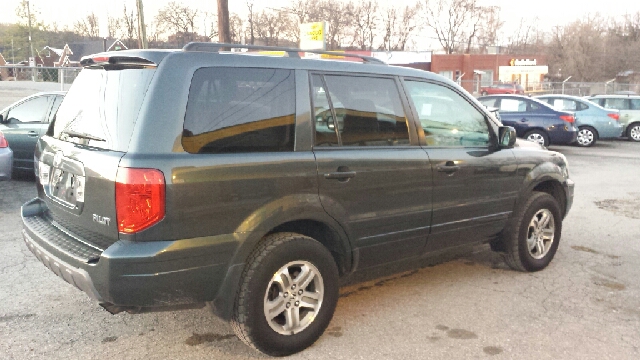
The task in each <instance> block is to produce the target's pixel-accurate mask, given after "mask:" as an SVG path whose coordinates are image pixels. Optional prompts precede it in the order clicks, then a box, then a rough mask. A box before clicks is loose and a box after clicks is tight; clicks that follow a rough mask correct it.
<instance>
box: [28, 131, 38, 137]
mask: <svg viewBox="0 0 640 360" xmlns="http://www.w3.org/2000/svg"><path fill="white" fill-rule="evenodd" d="M27 135H29V136H31V137H37V136H38V133H37V132H36V131H33V130H32V131H29V132H28V133H27Z"/></svg>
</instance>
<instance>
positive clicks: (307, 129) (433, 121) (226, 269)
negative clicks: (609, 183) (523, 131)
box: [22, 43, 574, 355]
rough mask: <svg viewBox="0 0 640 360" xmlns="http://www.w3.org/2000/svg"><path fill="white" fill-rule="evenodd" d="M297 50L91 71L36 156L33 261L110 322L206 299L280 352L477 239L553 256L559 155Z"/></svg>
mask: <svg viewBox="0 0 640 360" xmlns="http://www.w3.org/2000/svg"><path fill="white" fill-rule="evenodd" d="M222 47H224V48H227V47H231V48H233V47H240V48H242V47H244V48H251V49H260V50H269V51H284V52H285V53H286V54H287V55H288V56H286V57H274V56H265V55H258V54H256V53H231V52H224V51H222V52H221V51H220V50H221V49H222ZM300 51H301V50H296V49H281V48H270V47H252V46H244V45H227V44H223V45H220V44H213V43H191V44H188V45H187V46H185V48H184V49H183V50H182V51H171V50H161V51H146V50H127V51H119V52H113V53H103V54H98V55H95V56H92V57H87V58H84V59H83V60H82V64H83V66H84V67H85V69H84V70H82V72H81V73H80V75H79V76H78V78H77V79H76V80H75V81H74V84H73V86H72V87H71V89H70V90H69V93H68V94H67V96H66V98H65V101H64V102H63V104H62V105H61V107H60V109H59V111H58V114H57V118H56V121H55V124H54V126H52V127H51V128H50V129H49V130H48V132H47V134H46V135H45V136H43V137H42V138H41V139H40V140H39V142H38V145H37V148H36V158H37V167H36V169H37V179H38V180H37V185H36V186H37V190H38V197H37V198H35V199H33V200H31V201H29V202H27V203H26V204H25V205H24V206H23V207H22V219H23V223H24V227H23V236H24V240H25V242H26V244H27V246H28V248H29V249H30V250H31V251H32V252H33V253H34V254H35V256H36V257H37V258H38V259H40V261H42V262H43V263H44V265H46V266H47V267H49V268H50V269H52V270H53V271H54V272H55V273H56V274H59V275H60V276H61V277H63V278H64V279H65V280H66V281H68V282H70V283H72V284H74V285H75V286H76V287H78V288H79V289H81V290H82V291H84V292H85V293H87V294H88V295H89V296H90V297H91V298H92V299H94V300H95V301H97V302H98V303H100V305H101V306H103V307H104V308H105V309H107V310H108V311H110V312H112V313H118V312H121V311H129V312H133V313H135V312H143V311H148V310H162V309H175V308H179V307H193V306H203V305H204V304H205V303H210V304H211V305H212V309H213V311H214V313H215V314H217V315H218V316H220V317H221V318H223V319H227V320H230V321H231V325H232V327H233V329H234V331H235V333H236V334H237V335H238V337H239V338H240V339H241V340H242V341H244V342H245V343H246V344H248V345H250V346H251V347H253V348H255V349H257V350H260V351H262V352H264V353H267V354H270V355H287V354H291V353H294V352H297V351H301V350H303V349H305V348H307V347H308V346H310V345H311V344H313V342H315V341H316V340H317V339H318V337H319V336H320V335H321V334H322V333H323V332H324V330H325V329H326V327H327V325H328V324H329V322H330V320H331V318H332V316H333V313H334V310H335V306H336V303H337V300H338V279H339V277H342V276H349V275H350V274H352V273H355V272H368V271H371V269H372V268H374V267H376V266H379V265H382V264H387V263H391V262H394V261H400V260H406V259H411V258H416V257H420V256H429V255H434V256H435V255H437V254H441V253H442V252H443V251H445V250H448V249H452V248H456V247H460V246H462V245H469V244H474V243H490V244H491V247H492V249H494V250H496V251H499V252H502V253H504V256H505V260H506V262H507V264H508V265H509V266H511V267H512V268H513V269H516V270H520V271H538V270H542V269H544V268H545V267H546V266H547V265H548V264H549V263H550V262H551V260H552V259H553V257H554V255H555V252H556V250H557V248H558V244H559V241H560V237H561V232H562V221H563V219H564V217H565V215H566V214H567V212H568V211H569V209H570V208H571V204H572V201H573V187H574V186H573V181H572V180H571V179H570V178H569V171H568V169H567V163H566V159H565V157H564V156H563V155H561V154H559V153H556V152H552V151H547V150H545V149H543V148H542V147H540V146H539V145H537V144H534V143H530V142H526V141H522V142H516V138H515V130H514V129H513V128H511V127H508V126H502V124H499V123H498V122H497V121H495V120H494V118H493V117H492V116H491V115H490V114H489V113H488V111H487V110H486V109H485V107H484V106H482V105H481V104H480V103H479V102H478V101H476V100H475V99H474V98H473V97H472V96H471V95H469V94H468V93H467V92H466V91H464V90H463V89H462V88H461V87H459V86H458V85H457V84H455V83H453V82H451V81H450V80H447V79H445V78H443V77H441V76H438V75H435V74H432V73H428V72H423V71H420V70H414V69H408V68H399V67H392V66H386V65H384V64H381V63H379V62H378V61H377V60H375V59H372V58H368V57H361V56H355V57H356V58H359V59H360V60H362V61H363V63H356V62H344V61H325V60H312V59H301V58H299V52H300ZM333 55H335V54H333ZM461 189H463V190H461Z"/></svg>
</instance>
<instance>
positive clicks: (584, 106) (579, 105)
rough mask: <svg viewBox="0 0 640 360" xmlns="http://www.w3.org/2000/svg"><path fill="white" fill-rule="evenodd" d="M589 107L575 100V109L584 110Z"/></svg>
mask: <svg viewBox="0 0 640 360" xmlns="http://www.w3.org/2000/svg"><path fill="white" fill-rule="evenodd" d="M588 108H589V105H587V104H584V103H581V102H576V111H582V110H586V109H588Z"/></svg>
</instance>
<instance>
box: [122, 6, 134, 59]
mask: <svg viewBox="0 0 640 360" xmlns="http://www.w3.org/2000/svg"><path fill="white" fill-rule="evenodd" d="M123 10H124V11H123V14H122V18H121V24H122V32H123V37H124V41H125V45H127V47H128V48H129V49H131V48H133V47H134V46H135V45H136V44H137V41H136V39H137V38H138V22H137V15H136V14H135V13H134V12H133V10H131V12H129V11H127V5H124V9H123Z"/></svg>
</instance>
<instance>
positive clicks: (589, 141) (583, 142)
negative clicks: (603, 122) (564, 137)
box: [576, 126, 598, 147]
mask: <svg viewBox="0 0 640 360" xmlns="http://www.w3.org/2000/svg"><path fill="white" fill-rule="evenodd" d="M597 138H598V136H597V135H596V131H595V129H593V128H592V127H589V126H581V127H580V128H579V129H578V137H577V138H576V145H578V146H582V147H589V146H593V145H594V144H595V143H596V139H597Z"/></svg>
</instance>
